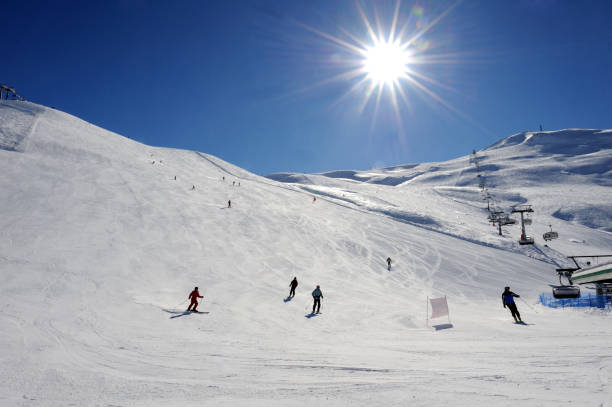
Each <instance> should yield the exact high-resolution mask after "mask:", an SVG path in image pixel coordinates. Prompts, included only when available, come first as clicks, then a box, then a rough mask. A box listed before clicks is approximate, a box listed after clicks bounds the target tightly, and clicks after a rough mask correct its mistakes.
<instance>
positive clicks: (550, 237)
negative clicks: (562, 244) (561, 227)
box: [542, 225, 559, 242]
mask: <svg viewBox="0 0 612 407" xmlns="http://www.w3.org/2000/svg"><path fill="white" fill-rule="evenodd" d="M548 226H549V227H550V232H546V233H544V234H543V235H542V237H543V238H544V240H545V241H547V242H548V241H550V240H554V239H557V238H558V237H559V233H557V232H554V231H553V230H552V225H548Z"/></svg>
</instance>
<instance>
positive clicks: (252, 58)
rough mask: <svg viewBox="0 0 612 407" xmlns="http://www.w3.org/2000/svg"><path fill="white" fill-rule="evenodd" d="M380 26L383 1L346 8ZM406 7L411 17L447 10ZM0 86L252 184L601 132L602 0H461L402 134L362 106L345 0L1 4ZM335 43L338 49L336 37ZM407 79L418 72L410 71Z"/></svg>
mask: <svg viewBox="0 0 612 407" xmlns="http://www.w3.org/2000/svg"><path fill="white" fill-rule="evenodd" d="M361 4H362V7H363V9H364V11H365V13H366V15H367V16H368V17H369V19H370V21H374V20H375V16H376V15H378V16H379V20H380V22H381V25H382V26H383V27H388V26H389V25H390V23H391V15H392V11H393V8H394V6H395V1H389V2H384V1H377V2H366V1H362V2H361ZM415 4H417V3H415V2H414V1H403V2H402V3H401V8H400V19H399V23H400V24H403V23H409V29H410V30H416V24H422V23H426V22H427V21H431V20H433V19H434V18H435V17H437V16H438V15H440V13H442V12H443V11H444V10H446V9H448V8H449V7H450V6H451V5H453V4H454V2H451V1H419V2H418V4H417V5H418V6H419V7H420V9H419V10H422V13H416V14H415V13H414V10H415V9H414V8H413V6H414V5H415ZM2 15H3V20H2V34H1V36H0V38H1V40H0V44H1V45H2V54H3V55H2V58H1V60H2V62H1V65H0V73H1V74H0V83H6V84H8V85H11V86H14V87H15V89H16V90H17V91H18V92H19V93H20V94H22V95H23V96H24V97H25V98H27V99H28V100H31V101H34V102H37V103H40V104H43V105H47V106H54V107H56V108H58V109H60V110H63V111H66V112H68V113H71V114H74V115H76V116H78V117H80V118H83V119H84V120H87V121H89V122H92V123H94V124H96V125H99V126H101V127H104V128H106V129H109V130H112V131H115V132H117V133H120V134H122V135H124V136H126V137H129V138H132V139H134V140H138V141H141V142H143V143H146V144H151V145H156V146H168V147H176V148H184V149H193V150H199V151H203V152H206V153H210V154H213V155H216V156H218V157H220V158H223V159H225V160H227V161H230V162H232V163H234V164H236V165H239V166H241V167H243V168H246V169H248V170H250V171H253V172H255V173H258V174H262V175H264V174H268V173H271V172H280V171H294V172H321V171H327V170H335V169H349V168H350V169H368V168H372V167H382V166H391V165H396V164H403V163H409V162H424V161H441V160H447V159H451V158H455V157H458V156H461V155H465V154H468V153H469V152H471V150H472V149H473V148H476V149H479V148H483V147H486V146H487V145H489V144H492V143H493V142H494V141H496V140H498V139H500V138H503V137H506V136H509V135H511V134H513V133H516V132H519V131H523V130H535V129H537V127H538V126H539V124H542V125H543V126H544V129H545V130H547V129H548V130H551V129H561V128H568V127H582V128H611V127H612V122H611V121H612V51H611V50H612V28H611V27H612V25H611V24H612V23H611V19H610V16H612V2H610V1H584V2H581V1H573V0H567V1H555V0H531V1H528V0H517V1H501V0H500V1H492V0H481V1H469V0H466V1H463V2H461V3H460V4H459V5H458V6H457V7H455V8H454V9H453V10H452V11H451V12H450V13H449V14H448V15H447V16H446V17H445V18H443V19H442V20H440V22H439V23H438V24H437V25H435V26H434V27H433V28H432V29H431V30H429V31H428V32H427V33H426V34H425V35H424V36H423V38H422V41H426V42H424V44H425V45H424V46H423V47H422V51H421V54H420V55H422V56H423V57H428V56H434V55H439V54H450V55H452V58H447V59H452V60H451V61H448V63H444V64H437V65H420V66H418V67H417V68H418V70H419V72H421V73H422V74H425V75H427V76H429V77H431V78H433V79H435V80H436V81H438V82H440V83H442V84H444V85H445V86H448V87H449V88H448V89H447V88H446V87H441V86H438V85H433V84H427V83H425V84H426V85H427V86H428V87H429V88H430V89H432V90H434V91H435V92H436V93H437V94H438V95H440V97H441V98H442V99H443V100H445V101H446V102H447V103H449V104H450V105H451V106H453V107H454V108H457V109H459V110H460V111H461V112H462V114H457V113H454V112H452V111H450V110H449V109H447V108H445V107H443V106H442V105H441V104H439V103H437V102H436V101H434V100H433V99H432V98H431V97H429V96H427V95H425V94H424V93H423V92H421V91H418V90H417V89H416V88H415V87H413V86H405V87H404V90H405V93H406V97H407V99H408V102H409V106H407V105H406V104H405V103H404V102H403V101H402V102H401V103H400V107H399V114H400V116H401V118H402V125H403V126H400V125H399V122H398V120H397V119H396V116H395V114H394V109H393V108H392V105H391V103H390V101H389V100H390V99H389V97H388V96H389V93H388V92H385V93H383V96H382V98H381V103H380V107H379V109H378V112H377V113H376V116H375V108H374V106H375V102H374V98H372V99H370V102H369V103H368V104H367V105H366V107H365V109H363V110H360V104H361V102H362V101H363V100H364V93H363V92H361V91H358V92H355V93H354V94H350V95H349V96H347V97H345V98H342V96H343V95H345V94H346V93H347V91H349V89H350V88H351V86H352V85H353V84H354V83H355V82H356V80H337V81H332V82H329V83H325V84H323V85H321V86H315V85H316V84H317V83H319V82H320V81H322V80H325V79H327V78H331V77H332V76H334V75H337V74H339V73H342V72H343V71H346V70H348V69H350V68H349V67H348V66H346V65H345V64H344V63H343V61H345V60H346V57H347V56H350V53H348V52H347V51H345V50H343V49H342V48H340V47H338V46H335V45H333V44H332V43H331V42H330V41H329V40H326V39H325V38H323V37H321V36H319V35H317V34H315V33H313V31H312V30H309V29H307V28H305V27H311V28H313V29H315V30H319V31H322V32H325V33H328V34H330V35H333V36H337V37H339V38H342V39H344V40H349V37H347V35H346V34H345V33H344V32H349V33H350V34H352V35H354V36H356V37H358V38H361V39H363V40H367V35H366V29H365V26H364V24H363V22H362V20H361V19H360V17H359V13H358V11H357V7H356V5H355V2H354V1H330V0H302V1H297V0H296V1H263V0H261V1H259V0H253V1H243V2H240V1H212V0H211V1H205V0H202V1H161V0H160V1H147V0H122V1H111V0H109V1H91V2H89V1H74V2H71V1H54V2H47V1H28V0H21V1H10V2H9V1H3V2H2ZM349 41H350V40H349ZM415 69H416V68H415Z"/></svg>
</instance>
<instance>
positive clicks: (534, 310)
mask: <svg viewBox="0 0 612 407" xmlns="http://www.w3.org/2000/svg"><path fill="white" fill-rule="evenodd" d="M519 298H520V300H521V301H523V303H524V304H525V305H527V306H528V307H529V308H531V309H532V310H533V312H535V313H536V314H539V312H538V311H537V310H536V309H535V308H533V307H532V306H531V305H529V303H528V302H527V301H525V300H524V299H522V298H521V297H519Z"/></svg>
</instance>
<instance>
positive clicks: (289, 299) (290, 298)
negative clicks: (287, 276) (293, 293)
mask: <svg viewBox="0 0 612 407" xmlns="http://www.w3.org/2000/svg"><path fill="white" fill-rule="evenodd" d="M292 299H293V297H287V298H285V299H284V300H283V301H285V302H289V301H291V300H292Z"/></svg>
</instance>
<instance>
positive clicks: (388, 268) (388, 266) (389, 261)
mask: <svg viewBox="0 0 612 407" xmlns="http://www.w3.org/2000/svg"><path fill="white" fill-rule="evenodd" d="M387 270H389V271H391V257H387Z"/></svg>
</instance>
